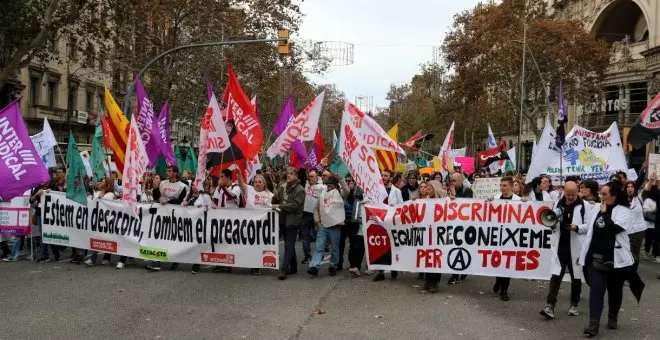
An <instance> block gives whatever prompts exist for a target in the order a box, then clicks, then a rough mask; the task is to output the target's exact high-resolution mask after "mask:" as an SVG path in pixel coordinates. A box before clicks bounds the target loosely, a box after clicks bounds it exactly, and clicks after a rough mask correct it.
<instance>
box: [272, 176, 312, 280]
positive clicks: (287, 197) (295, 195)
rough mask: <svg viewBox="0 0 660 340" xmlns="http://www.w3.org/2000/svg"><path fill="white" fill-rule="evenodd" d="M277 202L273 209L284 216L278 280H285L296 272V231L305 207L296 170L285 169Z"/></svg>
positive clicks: (302, 190)
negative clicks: (282, 184) (284, 178)
mask: <svg viewBox="0 0 660 340" xmlns="http://www.w3.org/2000/svg"><path fill="white" fill-rule="evenodd" d="M276 197H277V201H278V202H281V203H279V204H273V209H276V210H278V211H279V213H280V214H281V215H284V225H283V226H282V225H281V226H280V228H284V229H285V231H284V258H283V259H282V263H281V267H280V268H281V269H280V274H279V275H278V276H277V278H278V279H280V280H285V279H286V276H287V274H295V273H296V272H297V271H298V263H297V262H296V261H297V260H296V238H297V237H298V230H299V229H300V227H301V226H302V221H303V209H304V205H305V188H303V187H302V186H301V185H300V180H299V179H298V170H297V169H296V168H294V167H289V168H287V169H286V184H285V185H284V186H281V187H280V188H278V192H277V196H276Z"/></svg>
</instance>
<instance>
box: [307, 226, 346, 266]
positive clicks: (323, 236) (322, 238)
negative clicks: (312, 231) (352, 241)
mask: <svg viewBox="0 0 660 340" xmlns="http://www.w3.org/2000/svg"><path fill="white" fill-rule="evenodd" d="M340 238H341V228H339V227H338V226H337V227H334V228H325V227H321V228H319V230H318V232H317V233H316V250H314V255H313V256H312V263H311V264H310V265H309V266H310V267H315V268H317V269H318V268H319V266H321V260H323V254H324V253H325V247H326V246H327V245H328V242H329V243H331V244H332V252H331V253H330V268H337V264H338V263H339V240H340Z"/></svg>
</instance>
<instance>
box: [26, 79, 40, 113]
mask: <svg viewBox="0 0 660 340" xmlns="http://www.w3.org/2000/svg"><path fill="white" fill-rule="evenodd" d="M40 89H41V77H39V76H36V75H31V76H30V93H29V96H30V98H29V100H30V101H29V103H30V106H35V105H39V90H40Z"/></svg>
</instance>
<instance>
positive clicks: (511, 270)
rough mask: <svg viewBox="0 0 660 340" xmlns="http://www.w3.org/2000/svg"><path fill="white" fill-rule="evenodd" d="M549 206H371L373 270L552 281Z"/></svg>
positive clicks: (442, 202)
mask: <svg viewBox="0 0 660 340" xmlns="http://www.w3.org/2000/svg"><path fill="white" fill-rule="evenodd" d="M547 209H550V203H546V204H544V203H542V202H521V201H508V200H507V201H502V200H494V201H480V200H470V199H456V200H449V199H435V200H417V201H414V202H407V203H404V204H400V205H397V206H394V207H382V206H376V205H371V204H367V205H366V206H365V211H364V214H363V215H362V216H363V224H362V228H363V230H362V231H363V233H364V235H365V237H364V240H365V247H366V250H367V251H366V254H367V266H368V267H369V269H370V270H401V271H408V272H427V273H428V272H431V273H453V274H470V275H484V276H500V277H512V278H526V279H543V280H547V279H548V278H550V270H551V263H552V257H553V254H552V250H551V245H550V235H551V234H552V230H551V229H549V228H546V227H544V226H543V225H542V224H541V223H540V221H539V216H540V214H541V212H542V211H543V210H547Z"/></svg>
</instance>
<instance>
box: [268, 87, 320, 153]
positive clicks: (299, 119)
mask: <svg viewBox="0 0 660 340" xmlns="http://www.w3.org/2000/svg"><path fill="white" fill-rule="evenodd" d="M324 96H325V91H323V92H321V94H319V95H318V96H317V97H316V98H314V99H313V100H312V101H311V102H310V103H309V104H308V105H307V107H305V108H304V109H303V110H302V111H301V112H300V113H299V114H298V115H297V116H296V117H295V118H294V119H293V121H291V123H290V124H289V125H287V126H286V128H285V129H284V132H282V134H280V135H279V136H278V137H277V139H276V140H275V142H273V145H271V146H270V148H268V151H266V154H267V155H268V157H270V158H271V159H272V158H275V157H276V156H281V155H284V153H286V152H287V151H289V150H290V149H291V145H292V144H293V142H295V141H296V140H302V141H311V140H314V136H315V135H316V129H317V127H318V124H319V118H320V116H321V107H322V106H323V98H324Z"/></svg>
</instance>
